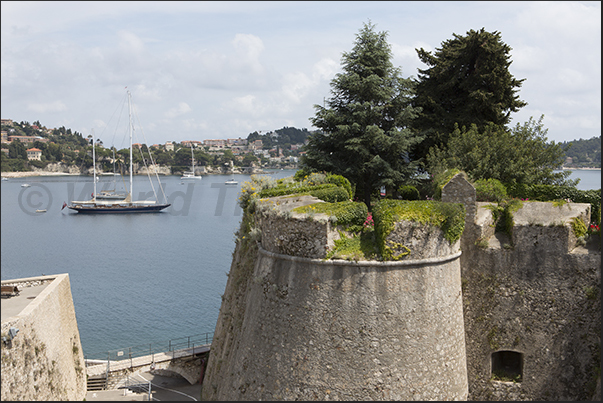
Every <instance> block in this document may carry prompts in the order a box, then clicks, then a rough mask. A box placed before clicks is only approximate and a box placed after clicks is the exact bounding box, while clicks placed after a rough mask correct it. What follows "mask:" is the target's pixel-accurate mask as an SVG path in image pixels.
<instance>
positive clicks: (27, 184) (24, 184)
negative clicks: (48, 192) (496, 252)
mask: <svg viewBox="0 0 603 403" xmlns="http://www.w3.org/2000/svg"><path fill="white" fill-rule="evenodd" d="M30 186H31V185H30V184H29V183H22V184H21V187H22V188H28V187H30Z"/></svg>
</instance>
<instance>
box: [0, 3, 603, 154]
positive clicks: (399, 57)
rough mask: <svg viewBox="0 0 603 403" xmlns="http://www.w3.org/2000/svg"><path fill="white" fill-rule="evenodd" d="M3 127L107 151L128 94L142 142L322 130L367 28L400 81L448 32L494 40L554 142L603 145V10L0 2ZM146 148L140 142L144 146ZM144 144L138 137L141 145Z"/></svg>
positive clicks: (522, 116)
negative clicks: (67, 132)
mask: <svg viewBox="0 0 603 403" xmlns="http://www.w3.org/2000/svg"><path fill="white" fill-rule="evenodd" d="M1 5H2V10H1V11H2V12H1V17H2V22H1V30H2V54H1V64H2V81H1V90H2V99H1V109H2V118H3V119H13V120H15V121H18V122H21V121H28V122H29V123H33V122H34V121H36V120H39V121H40V123H42V125H44V126H46V127H50V128H55V127H61V126H65V127H66V128H71V129H72V130H76V131H78V132H80V133H82V134H84V136H86V135H88V134H90V132H91V130H92V129H94V132H95V134H96V135H97V136H98V137H101V140H103V142H104V143H105V146H108V145H115V146H117V147H118V148H119V147H125V146H127V139H126V140H125V141H126V144H123V141H124V139H123V138H119V139H116V138H115V135H114V134H113V133H112V132H109V130H106V129H104V128H105V127H106V126H107V124H108V123H109V121H110V120H111V117H112V116H114V112H115V110H116V108H117V107H118V106H119V104H120V102H122V101H123V99H124V98H125V92H126V90H125V87H127V88H128V89H129V90H130V91H131V93H132V99H133V102H134V106H135V110H136V113H137V115H138V117H139V119H140V122H141V124H142V129H143V131H142V132H143V133H144V139H143V140H146V141H144V142H146V143H148V144H154V143H164V142H165V141H168V140H172V141H177V142H180V141H182V140H204V139H215V138H221V139H226V138H238V137H242V138H246V137H247V136H248V135H249V133H252V132H254V131H262V133H265V132H268V131H272V130H276V129H280V128H282V127H285V126H289V127H297V128H307V129H308V130H314V129H315V128H313V127H312V126H311V123H310V120H309V119H310V118H311V117H313V116H314V114H315V109H314V105H315V104H322V103H323V100H324V98H328V97H330V89H331V87H330V83H331V80H332V79H333V78H334V77H335V74H337V73H338V72H340V71H341V70H340V66H341V55H342V52H348V51H350V50H351V49H352V47H353V46H354V41H355V39H356V35H357V34H358V32H359V30H360V29H361V28H362V27H363V24H364V23H367V22H369V20H370V21H371V22H372V23H373V24H375V27H376V28H375V29H376V30H377V31H379V32H381V31H386V32H388V41H389V43H390V44H391V46H392V50H393V56H394V58H393V64H394V65H395V66H396V67H400V68H401V70H402V75H403V76H404V77H410V76H413V77H415V78H416V77H417V69H418V68H425V67H426V65H424V64H423V63H421V62H420V61H419V59H418V57H417V53H416V51H415V49H417V48H424V49H426V50H429V51H433V50H435V49H436V48H440V47H441V45H442V42H444V41H446V40H449V39H452V38H453V34H458V35H465V34H466V33H467V31H469V30H471V29H473V30H479V29H481V28H484V29H485V30H486V31H489V32H494V31H498V32H500V33H501V35H502V41H503V42H504V43H506V44H507V45H509V46H510V47H511V48H512V51H511V60H512V61H513V63H512V65H511V67H510V71H511V73H512V74H513V75H514V76H515V77H516V78H518V79H522V78H525V79H526V81H525V82H524V83H523V86H522V87H521V89H520V91H519V96H520V99H522V100H524V101H526V102H528V106H526V107H524V108H522V110H521V111H520V112H517V113H515V114H513V125H515V123H523V122H525V121H527V120H528V119H529V118H530V116H533V117H534V118H535V119H538V118H539V117H540V116H541V115H543V114H544V125H545V127H546V128H548V135H547V137H548V139H549V140H552V141H556V142H559V141H569V140H574V139H579V138H584V139H588V138H591V137H593V136H600V135H601V3H600V2H598V1H597V2H581V1H568V2H563V1H561V2H558V1H554V2H530V1H525V2H522V1H520V2H516V1H512V2H490V1H488V2H474V1H468V2H463V1H446V2H423V1H419V2H413V1H399V2H390V1H386V2H379V1H366V2H365V1H350V2H347V1H335V2H323V1H319V2H310V1H302V2H278V1H269V2H254V1H244V2H222V1H218V2H211V1H210V2H177V1H170V2H144V1H142V2H140V1H136V2H123V1H119V2H110V1H101V2H77V1H76V2H72V1H68V2H56V1H43V2H29V1H26V2H18V1H2V2H1ZM138 140H141V139H140V138H138ZM135 141H136V139H135ZM139 142H143V141H139Z"/></svg>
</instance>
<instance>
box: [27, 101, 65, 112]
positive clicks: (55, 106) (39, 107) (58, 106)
mask: <svg viewBox="0 0 603 403" xmlns="http://www.w3.org/2000/svg"><path fill="white" fill-rule="evenodd" d="M27 109H28V110H30V111H33V112H37V113H48V112H64V111H66V110H67V106H66V105H65V104H64V103H63V102H62V101H53V102H49V103H32V104H29V105H27Z"/></svg>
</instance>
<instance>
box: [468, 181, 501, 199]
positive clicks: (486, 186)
mask: <svg viewBox="0 0 603 403" xmlns="http://www.w3.org/2000/svg"><path fill="white" fill-rule="evenodd" d="M473 187H475V195H476V198H477V201H483V202H500V201H502V200H503V199H505V198H506V197H507V189H506V188H505V186H504V185H503V184H502V183H501V182H500V181H499V180H498V179H478V180H477V181H475V183H474V184H473Z"/></svg>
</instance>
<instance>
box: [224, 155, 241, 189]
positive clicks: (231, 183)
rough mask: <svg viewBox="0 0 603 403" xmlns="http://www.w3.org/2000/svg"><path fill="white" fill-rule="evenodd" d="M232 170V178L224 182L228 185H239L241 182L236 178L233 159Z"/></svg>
mask: <svg viewBox="0 0 603 403" xmlns="http://www.w3.org/2000/svg"><path fill="white" fill-rule="evenodd" d="M230 170H231V171H232V179H229V180H227V181H226V182H224V183H225V184H226V185H238V184H239V182H237V181H236V180H235V178H234V164H233V163H232V161H230Z"/></svg>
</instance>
